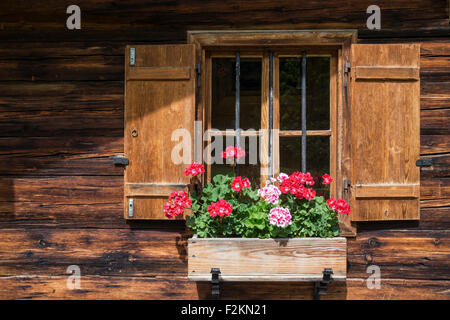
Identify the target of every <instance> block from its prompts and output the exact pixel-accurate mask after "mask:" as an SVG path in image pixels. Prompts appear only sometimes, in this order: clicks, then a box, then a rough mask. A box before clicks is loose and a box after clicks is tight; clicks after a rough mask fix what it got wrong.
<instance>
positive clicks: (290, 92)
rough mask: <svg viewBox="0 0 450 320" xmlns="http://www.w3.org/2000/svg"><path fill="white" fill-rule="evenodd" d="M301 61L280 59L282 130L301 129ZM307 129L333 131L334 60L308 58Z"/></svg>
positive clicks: (298, 59) (297, 59)
mask: <svg viewBox="0 0 450 320" xmlns="http://www.w3.org/2000/svg"><path fill="white" fill-rule="evenodd" d="M301 69H302V66H301V58H282V57H281V58H280V68H279V71H280V75H279V81H280V130H301ZM306 93H307V97H306V127H307V129H308V130H328V129H329V128H330V58H329V57H309V58H307V59H306Z"/></svg>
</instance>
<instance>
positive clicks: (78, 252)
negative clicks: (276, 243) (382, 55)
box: [0, 0, 450, 300]
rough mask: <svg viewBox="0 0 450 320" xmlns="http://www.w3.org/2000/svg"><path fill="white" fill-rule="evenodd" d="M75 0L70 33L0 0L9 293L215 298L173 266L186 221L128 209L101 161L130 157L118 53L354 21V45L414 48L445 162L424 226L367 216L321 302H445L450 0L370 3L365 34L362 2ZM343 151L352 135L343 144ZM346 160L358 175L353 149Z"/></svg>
mask: <svg viewBox="0 0 450 320" xmlns="http://www.w3.org/2000/svg"><path fill="white" fill-rule="evenodd" d="M77 4H78V5H80V6H81V8H82V12H83V15H82V28H83V29H82V30H79V31H74V32H70V33H69V32H68V31H67V30H65V28H64V23H65V18H66V16H67V15H66V14H65V9H66V7H67V4H65V3H63V2H60V1H56V0H51V1H50V2H49V1H46V2H45V3H44V2H43V1H40V0H38V1H34V2H33V5H32V6H30V5H29V3H27V2H23V1H22V2H20V1H19V2H17V1H16V2H10V1H9V2H8V1H3V2H1V3H0V8H1V9H0V16H1V21H2V25H1V28H0V29H1V30H0V39H1V40H2V41H1V43H0V60H1V65H2V70H1V71H0V73H1V74H2V77H1V81H0V136H1V137H3V138H4V139H3V140H2V141H1V144H0V145H1V147H0V150H1V151H0V157H1V162H0V163H1V172H0V185H1V187H0V188H1V191H0V228H1V230H0V233H1V234H2V239H3V241H2V245H1V247H0V251H1V252H2V255H3V256H2V258H5V259H2V261H1V262H2V271H5V270H8V275H7V276H4V275H2V277H1V278H0V298H1V299H52V298H53V299H108V298H109V299H130V298H133V299H197V298H200V299H205V298H209V297H210V285H209V284H208V283H195V282H191V281H188V280H187V278H186V274H187V265H186V263H185V262H184V264H183V266H181V265H180V261H183V259H185V255H186V252H185V249H182V248H183V246H182V245H181V248H180V251H183V250H184V253H178V250H176V248H177V238H178V237H179V236H180V234H182V233H183V230H184V222H183V221H144V222H140V221H129V222H127V221H125V219H123V212H124V209H123V201H122V200H123V199H122V194H123V188H122V184H123V179H122V177H121V174H122V172H121V170H122V169H121V168H113V167H110V166H109V164H108V159H107V157H108V156H109V155H110V154H112V153H113V152H116V151H118V152H119V153H122V152H123V132H124V130H123V129H124V126H123V120H124V119H123V110H124V74H123V64H124V47H125V45H126V44H130V43H141V44H151V43H153V44H169V43H173V44H176V43H178V44H179V43H186V38H187V35H186V31H187V30H193V29H197V30H199V29H202V30H212V29H230V28H240V29H242V28H247V29H274V28H278V29H304V28H319V29H323V28H328V27H329V28H336V27H338V28H358V29H359V30H358V36H359V39H358V42H365V43H367V42H370V43H388V42H391V43H410V42H420V43H421V64H422V72H421V74H420V78H421V101H420V104H421V110H422V111H425V110H436V111H435V112H430V113H429V112H425V113H424V112H422V114H421V150H420V152H421V155H422V156H427V157H433V158H435V157H437V158H438V160H436V161H437V162H435V160H433V163H434V164H433V166H432V167H430V168H424V169H422V171H421V212H420V220H419V221H377V222H374V221H371V222H358V224H357V226H358V238H357V239H356V242H355V243H354V244H352V243H350V242H349V246H348V250H349V261H350V265H349V270H348V279H347V282H346V283H345V282H334V283H331V284H330V285H329V290H328V293H327V295H325V296H323V297H322V299H345V298H347V299H369V300H370V299H446V300H449V297H448V296H449V294H448V292H449V287H450V284H449V281H448V258H447V256H446V255H447V254H448V230H449V228H450V195H449V189H448V186H449V184H448V181H449V173H448V170H449V169H448V168H449V164H448V160H446V159H448V153H449V145H448V141H449V131H448V122H449V120H448V114H447V111H446V110H443V109H448V108H449V105H450V80H449V72H448V66H449V64H448V63H449V60H448V59H449V56H450V41H449V40H448V39H449V37H450V28H449V24H448V1H446V0H413V1H410V0H408V1H406V0H390V1H382V2H381V3H377V4H378V5H380V6H381V8H382V29H381V30H378V31H377V32H374V31H372V30H367V28H366V25H365V24H366V19H367V16H368V15H366V14H365V9H366V8H367V3H365V2H361V1H357V0H352V1H350V2H347V3H342V1H339V2H338V1H331V2H330V1H328V2H327V4H324V5H320V6H317V3H315V2H305V1H303V2H293V1H281V2H280V1H277V2H273V1H265V0H257V1H252V2H247V3H239V4H238V5H236V3H231V2H224V1H211V2H208V3H205V1H194V2H192V1H191V2H189V3H188V2H186V3H182V2H173V3H169V2H165V1H161V2H145V1H144V2H142V1H137V0H131V1H127V2H118V1H115V0H107V1H101V2H100V1H87V0H86V1H85V0H82V1H81V2H78V3H77ZM55 17H59V18H57V19H55ZM98 17H101V18H100V19H99V18H98ZM343 54H344V56H345V55H347V56H348V54H346V53H345V52H343ZM343 62H344V61H339V62H338V65H339V66H342V65H343ZM203 69H205V68H203ZM341 76H342V75H341ZM14 79H23V80H20V81H14ZM89 79H90V80H89ZM203 80H204V79H203ZM339 92H342V87H341V88H340V89H339ZM343 97H344V95H343V94H341V95H338V99H342V100H343V99H344V98H343ZM341 102H342V107H343V108H342V112H343V116H344V117H350V116H351V113H350V110H347V109H346V108H347V106H346V105H345V104H344V103H343V101H341ZM347 129H348V128H345V127H344V128H341V129H339V130H342V132H343V133H344V135H343V141H349V136H347V134H348V133H347V132H350V131H349V130H347ZM8 140H9V141H8ZM350 147H351V143H344V145H343V150H344V151H345V150H349V149H350ZM446 157H447V158H446ZM338 163H339V165H340V166H341V167H342V170H343V171H345V172H346V173H348V175H347V176H348V177H350V176H351V172H349V163H350V162H349V158H348V157H343V158H342V159H340V161H339V162H338ZM110 175H114V176H110ZM335 182H336V183H337V184H338V186H339V184H342V182H341V181H337V180H336V181H335ZM339 188H340V187H339ZM103 229H111V230H110V232H106V231H105V232H103ZM416 231H422V232H416ZM436 231H439V232H436ZM164 232H170V234H171V235H170V236H164V235H162V233H164ZM12 234H13V235H12ZM3 235H6V236H5V237H7V238H8V239H13V240H14V241H16V242H17V243H16V244H15V245H16V247H14V248H13V247H12V246H13V244H11V243H6V240H4V239H6V238H3ZM77 235H79V236H77ZM156 235H158V236H156ZM147 237H148V238H147ZM41 239H42V240H44V241H45V242H42V243H41V246H45V244H46V243H48V242H47V241H50V245H49V246H48V247H40V248H39V247H37V244H38V242H39V240H41ZM96 239H98V240H96ZM371 239H372V240H374V239H375V240H374V241H370V240H371ZM178 241H179V240H178ZM434 241H436V244H435V243H434ZM371 244H372V245H371ZM15 248H17V252H15V251H14V250H15ZM84 248H88V249H87V250H84ZM153 248H156V249H155V251H156V252H154V253H152V250H153ZM133 250H134V251H133ZM27 251H32V252H33V254H34V255H35V257H34V258H32V257H27V255H26V252H27ZM118 252H122V253H118ZM52 253H54V254H55V257H54V258H52ZM137 253H138V254H137ZM164 253H167V254H164ZM130 256H131V261H132V260H133V258H135V259H136V260H134V261H132V262H131V261H129V260H128V259H127V257H130ZM60 259H61V260H60ZM428 259H430V260H428ZM61 261H62V262H61ZM74 261H76V262H82V263H83V267H82V275H83V274H84V272H85V271H86V272H87V274H86V275H83V278H82V290H75V291H71V290H68V289H67V287H66V281H67V277H68V274H65V270H66V268H67V266H68V265H70V264H72V263H73V262H74ZM152 261H154V263H153V262H152ZM371 261H372V262H371ZM373 261H375V262H377V263H378V262H379V263H380V264H381V265H382V269H381V272H382V286H381V289H380V290H370V289H368V288H367V283H366V280H367V277H368V276H369V274H367V273H366V268H367V266H369V265H370V264H371V263H373ZM47 268H48V270H50V272H51V274H50V275H49V274H47V273H45V270H46V269H47ZM172 270H173V273H171V272H172ZM144 272H145V273H146V274H150V275H149V276H141V275H140V274H142V273H144ZM97 273H99V274H101V275H98V274H97ZM136 274H137V275H138V276H135V275H136ZM405 278H408V279H405ZM439 279H441V280H439ZM222 288H223V290H222V292H223V296H222V297H223V298H224V299H283V300H284V299H311V298H312V284H311V283H306V282H305V283H295V282H280V283H271V282H262V283H261V282H251V283H239V282H237V283H233V282H228V283H224V284H223V286H222Z"/></svg>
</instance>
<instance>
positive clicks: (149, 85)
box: [124, 44, 196, 219]
mask: <svg viewBox="0 0 450 320" xmlns="http://www.w3.org/2000/svg"><path fill="white" fill-rule="evenodd" d="M133 48H134V52H135V54H134V65H133V62H132V60H133V57H131V62H130V49H131V50H133ZM125 66H126V68H125V79H126V85H125V91H126V92H125V141H124V144H125V157H127V158H128V159H129V165H128V166H127V167H126V168H125V181H124V182H125V183H124V195H125V197H124V198H125V218H127V219H165V216H164V212H163V204H164V202H165V201H167V197H168V195H169V194H170V192H171V191H172V190H183V189H186V184H187V183H189V179H188V178H187V177H185V176H184V174H183V172H184V169H185V168H186V167H187V165H186V164H183V163H181V164H175V163H174V162H173V161H172V159H171V153H172V149H173V147H174V146H175V145H177V144H178V143H179V142H178V141H171V137H172V132H173V131H174V130H176V129H187V130H188V132H189V133H190V137H191V146H192V147H193V128H194V119H195V81H196V79H195V78H196V74H195V49H194V45H189V44H187V45H141V46H128V47H127V48H126V60H125ZM192 155H193V151H191V154H190V157H192ZM191 159H192V158H191ZM130 200H132V201H131V202H130ZM130 205H132V206H133V209H132V212H133V214H132V215H131V214H130V213H131V212H130V208H129V207H130Z"/></svg>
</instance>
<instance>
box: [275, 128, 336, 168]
mask: <svg viewBox="0 0 450 320" xmlns="http://www.w3.org/2000/svg"><path fill="white" fill-rule="evenodd" d="M301 159H302V158H301V137H280V172H283V173H287V174H290V173H292V172H295V171H301V169H302V168H301V167H302V166H301V162H302V160H301ZM306 170H307V171H308V172H310V173H311V174H312V175H314V174H320V175H323V174H325V173H328V174H329V173H330V137H328V136H326V137H320V136H308V137H307V138H306Z"/></svg>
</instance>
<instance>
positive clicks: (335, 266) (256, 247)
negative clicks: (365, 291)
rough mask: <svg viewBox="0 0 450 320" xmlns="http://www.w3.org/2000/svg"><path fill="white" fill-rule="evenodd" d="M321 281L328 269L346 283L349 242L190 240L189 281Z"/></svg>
mask: <svg viewBox="0 0 450 320" xmlns="http://www.w3.org/2000/svg"><path fill="white" fill-rule="evenodd" d="M211 268H219V269H220V275H219V278H220V280H221V281H320V280H322V278H323V271H324V269H329V268H331V269H332V271H333V275H332V279H333V280H335V281H339V280H341V281H342V280H345V279H346V274H347V240H346V238H343V237H336V238H289V239H254V238H197V237H196V236H194V237H193V238H191V239H189V240H188V279H189V280H192V281H210V280H211Z"/></svg>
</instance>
